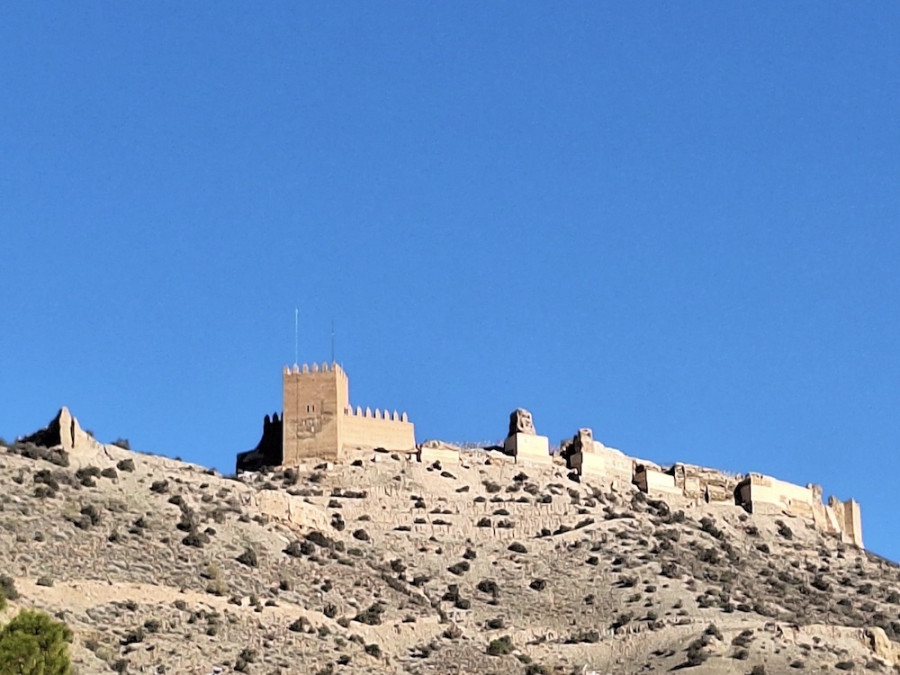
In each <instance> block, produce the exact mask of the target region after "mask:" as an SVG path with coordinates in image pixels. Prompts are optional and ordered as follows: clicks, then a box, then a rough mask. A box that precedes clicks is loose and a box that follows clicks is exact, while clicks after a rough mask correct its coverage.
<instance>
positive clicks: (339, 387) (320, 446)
mask: <svg viewBox="0 0 900 675" xmlns="http://www.w3.org/2000/svg"><path fill="white" fill-rule="evenodd" d="M282 401H283V409H282V414H281V417H280V418H279V417H278V413H275V414H274V415H273V416H272V417H271V418H270V417H269V416H268V415H267V416H266V418H265V420H264V422H263V435H262V438H261V439H260V441H259V444H258V445H257V446H256V448H254V449H253V450H250V451H249V452H244V453H240V454H239V455H238V457H237V470H238V471H252V470H256V469H258V468H260V467H263V466H280V465H285V466H292V465H296V464H298V463H299V462H300V461H301V460H305V459H308V458H320V459H323V460H328V461H338V460H340V459H341V457H343V456H344V454H345V452H346V451H347V450H353V449H373V448H384V449H386V450H397V451H405V452H414V451H415V449H416V436H415V427H414V426H413V423H412V422H410V421H409V418H408V417H407V415H406V413H405V412H404V413H402V414H398V413H397V411H394V412H389V411H388V410H384V411H383V412H382V411H381V410H380V409H378V408H376V409H375V411H374V412H373V411H372V409H371V408H366V409H365V410H363V409H362V408H360V407H357V408H353V407H352V406H351V405H350V383H349V378H348V377H347V373H345V372H344V369H343V368H341V367H340V366H339V365H338V364H337V363H331V364H329V363H323V364H322V365H321V366H320V365H319V364H317V363H314V364H312V365H311V366H310V365H307V364H303V365H302V366H299V365H297V364H294V366H293V367H292V368H288V367H285V368H284V371H283V373H282Z"/></svg>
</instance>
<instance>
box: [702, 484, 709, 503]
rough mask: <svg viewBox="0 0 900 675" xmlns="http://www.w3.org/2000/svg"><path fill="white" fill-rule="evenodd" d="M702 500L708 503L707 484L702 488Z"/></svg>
mask: <svg viewBox="0 0 900 675" xmlns="http://www.w3.org/2000/svg"><path fill="white" fill-rule="evenodd" d="M703 501H705V502H706V503H707V504H709V486H708V485H707V486H706V488H705V489H704V490H703Z"/></svg>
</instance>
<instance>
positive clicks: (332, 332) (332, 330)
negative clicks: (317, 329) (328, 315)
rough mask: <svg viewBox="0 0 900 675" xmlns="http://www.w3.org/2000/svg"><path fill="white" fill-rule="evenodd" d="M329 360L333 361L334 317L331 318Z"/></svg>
mask: <svg viewBox="0 0 900 675" xmlns="http://www.w3.org/2000/svg"><path fill="white" fill-rule="evenodd" d="M331 362H332V363H334V362H335V361H334V319H332V320H331Z"/></svg>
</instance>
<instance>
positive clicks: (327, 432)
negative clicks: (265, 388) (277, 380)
mask: <svg viewBox="0 0 900 675" xmlns="http://www.w3.org/2000/svg"><path fill="white" fill-rule="evenodd" d="M283 379H284V413H283V416H282V419H283V434H284V463H285V465H288V466H290V465H292V464H297V463H298V461H299V460H302V459H305V458H308V457H316V458H322V459H328V460H336V459H338V455H339V454H340V448H341V432H340V427H341V424H340V416H341V415H343V414H344V411H345V410H346V409H347V408H348V407H349V405H350V398H349V384H348V381H347V375H346V374H345V373H344V371H343V370H342V369H341V367H340V366H338V365H337V364H332V365H330V366H329V364H327V363H323V364H322V366H321V367H320V366H319V365H318V364H313V365H312V367H311V368H310V367H309V366H308V365H305V364H304V365H303V367H302V368H301V367H299V366H296V365H295V366H294V368H293V369H292V370H290V369H288V368H285V369H284V377H283Z"/></svg>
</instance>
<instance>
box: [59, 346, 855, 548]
mask: <svg viewBox="0 0 900 675" xmlns="http://www.w3.org/2000/svg"><path fill="white" fill-rule="evenodd" d="M283 404H284V408H283V412H282V415H281V418H279V417H278V414H277V413H276V414H275V415H273V416H272V417H271V418H270V417H268V416H266V418H265V421H264V423H263V435H262V438H261V439H260V442H259V444H258V445H257V447H256V448H254V449H253V450H251V451H249V452H245V453H240V454H239V455H238V458H237V470H238V471H244V470H250V471H253V470H258V469H259V468H262V467H263V466H296V465H299V464H300V463H302V462H303V461H304V460H307V459H317V460H325V461H339V460H341V459H342V457H344V456H345V454H346V452H348V451H352V450H370V449H378V448H381V449H385V450H389V451H395V452H401V453H412V452H415V453H416V456H417V458H418V460H419V461H420V462H423V463H435V462H438V463H440V464H445V463H449V464H458V463H459V461H460V457H459V449H458V448H455V447H453V446H449V445H447V444H443V443H440V442H429V443H425V444H423V445H421V446H417V445H416V440H415V427H414V426H413V424H412V422H410V421H409V418H408V417H407V415H406V413H398V412H397V411H396V410H395V411H392V412H391V411H388V410H382V409H379V408H376V409H375V410H374V411H373V410H372V409H371V408H368V407H367V408H362V407H356V408H354V407H352V406H351V405H350V384H349V379H348V377H347V374H346V373H345V372H344V370H343V368H341V367H340V366H339V365H338V364H336V363H331V364H328V363H322V364H321V365H319V364H315V363H314V364H312V365H307V364H304V365H302V366H300V365H297V364H294V366H293V367H292V368H287V367H286V368H284V371H283ZM63 422H64V424H63V425H62V426H68V422H67V421H66V420H63ZM55 433H57V435H58V434H59V432H58V431H56V430H55ZM64 435H70V434H64ZM492 450H493V451H495V452H496V453H498V454H499V457H497V458H496V459H497V461H502V459H501V458H504V457H505V458H507V459H506V461H509V462H512V463H514V464H527V465H535V466H550V465H553V464H554V463H558V464H565V467H566V468H567V469H568V470H569V471H571V472H572V473H573V474H574V475H575V476H577V477H578V478H579V479H590V480H592V481H595V482H597V483H599V484H601V485H603V484H605V485H607V486H608V487H611V488H617V487H619V488H621V487H625V486H631V485H634V486H636V487H637V489H639V490H641V491H642V492H645V493H647V494H648V495H651V496H654V497H658V498H664V499H674V500H686V501H687V502H690V503H694V504H698V505H699V504H701V503H702V504H710V505H722V506H725V505H727V506H739V507H742V508H744V509H745V510H746V511H748V512H752V513H767V514H786V515H789V516H793V517H800V518H805V519H807V520H810V521H812V522H813V523H814V524H815V526H816V527H817V528H818V529H819V530H821V531H823V532H826V533H829V534H833V535H835V536H839V537H840V538H841V539H842V540H843V541H845V542H847V543H852V544H854V545H855V546H858V547H860V548H862V546H863V542H862V523H861V515H860V507H859V504H858V503H857V502H856V501H854V500H852V499H851V500H848V501H845V502H844V501H840V500H838V499H836V498H834V497H831V498H830V499H829V500H828V503H827V504H826V503H823V501H822V489H821V488H820V487H818V486H815V485H807V486H805V487H803V486H800V485H795V484H793V483H788V482H786V481H782V480H778V479H776V478H772V477H769V476H763V475H761V474H756V473H749V474H746V475H738V474H728V473H725V472H722V471H717V470H715V469H709V468H706V467H701V466H696V465H692V464H684V463H676V464H674V465H672V466H670V467H667V468H663V467H661V466H659V465H657V464H654V463H653V462H649V461H646V460H642V459H638V458H635V457H630V456H628V455H626V454H625V453H623V452H622V451H620V450H617V449H615V448H609V447H607V446H605V445H603V443H600V442H599V441H596V440H594V437H593V432H592V431H591V429H589V428H582V429H579V430H578V432H577V433H576V434H575V435H574V436H573V437H572V438H571V439H569V440H567V441H564V442H563V443H562V444H561V447H560V452H559V453H558V455H556V456H554V455H552V454H551V453H550V446H549V440H548V439H547V437H546V436H540V435H538V434H537V431H536V430H535V428H534V420H533V418H532V415H531V413H530V412H529V411H527V410H524V409H522V408H519V409H517V410H514V411H513V412H512V413H511V414H510V419H509V427H508V431H507V436H506V439H505V441H504V442H503V444H502V445H501V446H496V447H495V448H493V449H492Z"/></svg>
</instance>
